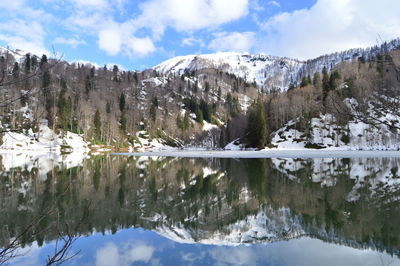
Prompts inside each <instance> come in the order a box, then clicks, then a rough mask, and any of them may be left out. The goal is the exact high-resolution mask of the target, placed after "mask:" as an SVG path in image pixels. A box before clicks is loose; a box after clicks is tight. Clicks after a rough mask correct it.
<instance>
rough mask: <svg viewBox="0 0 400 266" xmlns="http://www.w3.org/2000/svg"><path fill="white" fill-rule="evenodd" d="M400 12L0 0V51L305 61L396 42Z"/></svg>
mask: <svg viewBox="0 0 400 266" xmlns="http://www.w3.org/2000/svg"><path fill="white" fill-rule="evenodd" d="M399 10H400V1H398V0H380V1H376V0H285V1H284V0H275V1H269V0H143V1H138V0H133V1H132V0H131V1H129V0H34V1H29V0H1V1H0V45H1V46H9V47H10V48H13V49H17V48H18V49H22V50H24V51H29V52H33V53H36V54H39V55H40V54H42V53H51V52H52V51H53V49H54V50H55V51H56V52H57V53H59V54H63V58H64V59H66V60H68V61H72V60H84V61H90V62H94V63H97V64H98V65H100V66H102V65H104V64H106V63H112V64H119V65H121V66H123V67H124V68H125V69H139V70H141V69H144V68H147V67H151V66H154V65H156V64H158V63H160V62H162V61H164V60H166V59H168V58H171V57H173V56H178V55H187V54H200V53H213V52H224V51H236V52H250V53H266V54H271V55H278V56H287V57H293V58H298V59H310V58H314V57H317V56H319V55H322V54H326V53H331V52H335V51H340V50H344V49H349V48H355V47H366V46H371V45H375V44H377V39H383V40H391V39H394V38H398V37H400V16H399V15H398V11H399ZM378 42H379V41H378Z"/></svg>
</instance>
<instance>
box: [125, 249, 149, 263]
mask: <svg viewBox="0 0 400 266" xmlns="http://www.w3.org/2000/svg"><path fill="white" fill-rule="evenodd" d="M154 250H155V248H154V247H152V246H148V245H139V246H137V247H134V248H132V249H131V250H130V251H129V255H130V256H129V258H130V262H131V263H133V262H136V261H141V262H144V263H148V262H149V261H150V259H151V258H152V256H153V253H154Z"/></svg>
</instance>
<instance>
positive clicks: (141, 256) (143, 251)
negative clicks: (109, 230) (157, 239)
mask: <svg viewBox="0 0 400 266" xmlns="http://www.w3.org/2000/svg"><path fill="white" fill-rule="evenodd" d="M154 251H155V248H154V247H153V246H150V245H145V244H137V243H136V244H135V243H127V244H125V245H123V246H117V245H116V244H115V243H111V242H110V243H107V244H106V245H105V246H103V247H102V248H100V249H98V250H97V251H96V266H113V265H121V266H125V265H131V264H133V263H135V262H141V263H145V264H151V265H159V260H157V259H153V253H154Z"/></svg>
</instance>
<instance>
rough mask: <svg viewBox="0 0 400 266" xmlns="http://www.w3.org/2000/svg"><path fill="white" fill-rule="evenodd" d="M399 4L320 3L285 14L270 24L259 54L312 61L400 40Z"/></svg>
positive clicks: (371, 0) (393, 0)
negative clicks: (339, 52)
mask: <svg viewBox="0 0 400 266" xmlns="http://www.w3.org/2000/svg"><path fill="white" fill-rule="evenodd" d="M398 10H400V1H398V0H382V1H375V0H318V1H317V3H316V4H315V5H314V6H313V7H311V8H310V9H302V10H297V11H294V12H292V13H281V14H279V15H277V16H275V17H273V18H271V19H269V20H268V21H267V22H266V23H264V24H262V25H261V26H262V28H263V29H264V30H265V31H266V33H267V34H266V37H265V40H264V41H263V42H262V43H261V44H260V47H259V50H262V51H266V52H268V53H271V54H276V55H283V56H290V57H297V58H300V59H309V58H313V57H317V56H319V55H322V54H326V53H331V52H335V51H340V50H345V49H349V48H355V47H366V46H371V45H375V44H376V38H377V37H378V34H379V35H380V36H382V38H383V39H385V40H391V39H394V38H397V37H400V32H399V28H400V16H399V15H398Z"/></svg>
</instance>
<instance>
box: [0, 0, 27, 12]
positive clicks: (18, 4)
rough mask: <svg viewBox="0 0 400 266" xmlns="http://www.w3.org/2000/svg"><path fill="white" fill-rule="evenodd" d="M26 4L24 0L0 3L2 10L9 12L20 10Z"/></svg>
mask: <svg viewBox="0 0 400 266" xmlns="http://www.w3.org/2000/svg"><path fill="white" fill-rule="evenodd" d="M24 4H25V1H24V0H13V1H0V8H2V9H7V10H18V9H20V8H22V7H23V6H24Z"/></svg>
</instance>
